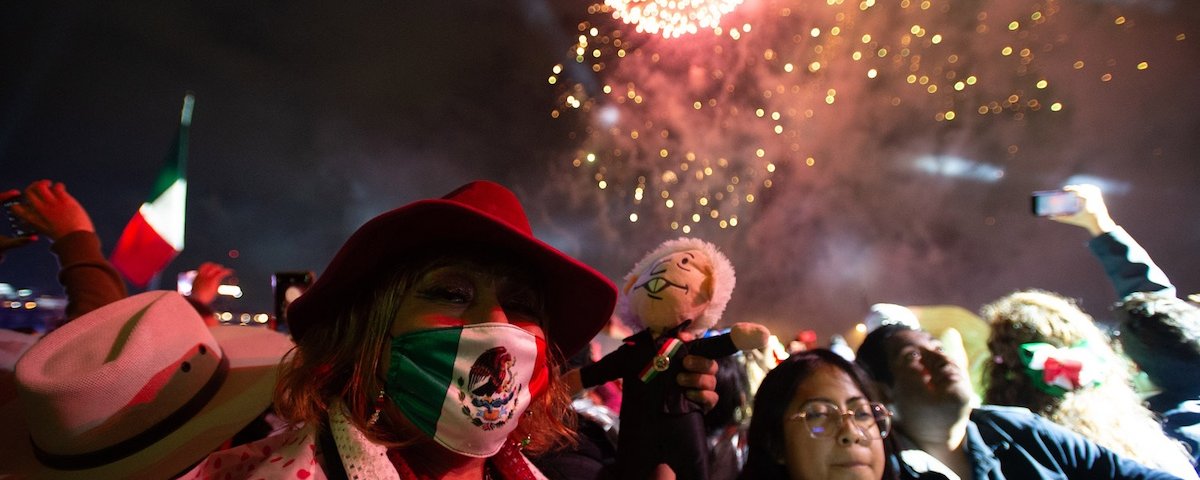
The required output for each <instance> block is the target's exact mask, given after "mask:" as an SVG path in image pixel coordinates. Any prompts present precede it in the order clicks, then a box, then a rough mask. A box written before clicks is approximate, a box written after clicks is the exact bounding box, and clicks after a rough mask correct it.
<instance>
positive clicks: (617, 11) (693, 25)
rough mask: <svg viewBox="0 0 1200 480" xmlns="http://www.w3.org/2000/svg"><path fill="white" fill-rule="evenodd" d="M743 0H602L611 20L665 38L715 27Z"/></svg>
mask: <svg viewBox="0 0 1200 480" xmlns="http://www.w3.org/2000/svg"><path fill="white" fill-rule="evenodd" d="M741 3H742V0H605V2H604V4H605V5H606V6H608V8H610V9H611V10H612V16H613V18H617V19H620V20H623V21H624V22H625V23H628V24H632V25H636V29H637V31H638V32H647V33H651V34H658V33H661V34H662V36H663V37H664V38H675V37H678V36H681V35H685V34H690V33H696V32H698V31H700V30H701V29H713V28H717V27H719V26H720V24H721V17H722V16H723V15H725V14H727V13H729V12H732V11H733V9H734V8H737V6H738V5H739V4H741Z"/></svg>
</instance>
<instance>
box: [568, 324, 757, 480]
mask: <svg viewBox="0 0 1200 480" xmlns="http://www.w3.org/2000/svg"><path fill="white" fill-rule="evenodd" d="M689 324H691V321H687V322H684V323H683V324H681V325H679V326H677V327H675V328H673V329H671V330H668V331H666V332H664V333H663V334H662V335H660V336H659V337H658V338H657V339H656V338H654V337H653V335H651V334H650V330H649V329H647V330H642V331H640V332H638V333H636V334H634V335H632V336H630V337H629V338H626V339H625V344H624V345H622V346H620V347H618V348H617V349H616V350H615V351H613V352H612V353H610V354H608V355H606V356H605V357H604V358H602V359H600V360H599V361H597V362H596V363H593V364H591V365H588V366H586V367H583V368H582V369H581V370H580V379H581V380H582V382H583V386H584V387H593V386H596V385H600V384H602V383H605V382H608V381H611V380H615V379H617V378H622V379H623V394H622V399H621V430H620V433H619V436H618V437H617V463H616V473H617V475H618V478H621V479H622V480H634V479H644V478H650V477H651V474H652V473H653V472H654V469H655V467H656V466H658V464H660V463H665V464H667V465H669V466H670V467H671V470H674V471H675V474H676V475H677V477H678V478H680V479H684V480H707V479H708V470H707V465H708V445H707V440H706V435H705V431H704V412H703V410H702V408H701V406H700V405H699V404H697V403H696V402H693V401H691V400H689V399H688V398H687V397H686V396H684V395H683V393H684V390H683V387H680V386H679V384H678V383H676V381H675V376H676V375H677V374H678V373H679V372H680V370H681V369H682V368H683V357H684V356H686V355H689V354H691V355H699V356H702V357H706V358H720V357H725V356H729V355H733V354H734V353H736V352H737V351H738V350H737V347H736V346H734V344H733V339H732V338H731V337H730V336H729V334H724V335H717V336H713V337H708V338H700V339H696V340H692V341H690V342H684V344H683V346H682V347H681V348H680V349H679V351H677V352H676V353H675V354H674V355H671V358H670V366H669V367H668V368H667V369H666V370H665V371H660V372H658V374H657V375H655V376H654V378H652V379H651V380H650V381H649V382H643V381H642V379H641V377H640V374H641V373H642V371H643V370H644V369H646V368H647V366H650V365H652V362H653V361H654V357H655V356H657V355H658V352H659V348H661V347H662V345H663V343H665V342H666V341H667V340H668V339H670V338H675V337H676V336H677V335H678V334H679V332H680V331H681V330H683V329H684V328H686V327H687V325H689Z"/></svg>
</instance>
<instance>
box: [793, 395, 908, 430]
mask: <svg viewBox="0 0 1200 480" xmlns="http://www.w3.org/2000/svg"><path fill="white" fill-rule="evenodd" d="M846 418H849V419H850V420H853V424H854V426H855V427H856V428H858V432H859V433H861V434H862V435H864V436H866V437H867V438H887V436H888V433H890V432H891V430H892V412H890V411H888V409H887V407H885V406H883V404H882V403H868V402H863V403H858V404H855V405H853V406H850V407H847V410H846V411H845V412H843V411H842V408H841V407H839V406H837V404H834V403H833V402H827V401H825V400H812V401H810V402H808V403H806V404H804V408H802V409H801V410H800V411H799V412H797V413H796V414H794V415H792V416H791V417H788V420H793V421H795V420H803V421H804V426H806V427H808V433H809V435H811V436H812V437H813V438H822V437H832V436H834V435H836V434H837V432H838V429H839V428H841V426H842V424H843V422H845V420H846ZM872 426H875V427H878V428H877V429H873V428H871V427H872ZM875 431H878V434H875V433H874V432H875Z"/></svg>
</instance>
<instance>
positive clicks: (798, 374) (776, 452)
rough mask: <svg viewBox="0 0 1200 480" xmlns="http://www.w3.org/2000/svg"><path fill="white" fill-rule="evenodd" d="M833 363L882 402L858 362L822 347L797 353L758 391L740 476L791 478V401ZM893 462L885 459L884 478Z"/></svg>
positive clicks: (765, 479)
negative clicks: (787, 458)
mask: <svg viewBox="0 0 1200 480" xmlns="http://www.w3.org/2000/svg"><path fill="white" fill-rule="evenodd" d="M826 365H828V366H832V367H834V368H837V369H838V370H841V371H843V372H845V373H846V375H849V376H850V380H852V381H853V382H854V385H855V386H857V387H858V388H859V390H862V392H863V395H865V396H866V397H867V399H868V400H870V401H872V402H876V401H879V395H878V394H877V393H876V391H875V389H874V384H872V383H871V381H870V380H869V378H868V377H867V375H866V373H864V372H863V371H862V369H861V368H859V367H858V366H857V365H855V364H854V363H853V362H850V361H849V360H846V359H845V358H842V356H841V355H838V354H836V353H833V352H832V351H829V350H826V349H823V348H818V349H814V350H808V351H804V352H800V353H796V354H794V355H792V356H791V357H788V358H787V360H784V361H783V362H780V363H779V365H778V366H776V367H775V368H774V369H773V370H771V372H770V373H768V374H767V376H766V378H764V379H763V381H762V383H761V384H760V385H759V386H758V391H757V392H756V393H755V394H754V417H753V418H752V419H751V420H750V433H749V435H748V437H749V438H748V441H749V444H750V453H749V455H747V457H746V466H745V468H743V469H742V474H741V476H740V477H738V478H741V479H744V480H750V479H754V480H758V479H763V480H771V479H786V478H788V470H787V466H786V465H784V463H783V462H782V461H780V459H781V458H783V452H784V450H785V448H786V447H785V443H784V438H783V435H784V433H783V430H784V429H783V427H784V423H785V422H786V420H785V419H784V414H785V413H786V412H787V407H788V404H790V403H791V402H792V398H793V397H794V396H795V393H796V389H797V388H799V387H800V385H801V384H803V383H804V382H805V381H807V380H808V379H809V377H811V376H812V375H813V373H814V372H816V371H817V370H818V369H819V368H820V367H822V366H826ZM884 453H885V455H890V454H891V450H890V448H889V444H888V442H884ZM890 463H891V462H887V461H885V462H884V465H885V470H884V475H883V477H884V478H892V476H893V475H892V473H891V469H890Z"/></svg>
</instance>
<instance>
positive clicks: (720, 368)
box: [704, 354, 750, 435]
mask: <svg viewBox="0 0 1200 480" xmlns="http://www.w3.org/2000/svg"><path fill="white" fill-rule="evenodd" d="M749 387H750V385H749V380H747V379H746V371H745V367H743V366H742V364H741V362H739V361H738V355H736V354H735V355H730V356H728V357H721V358H718V359H717V386H716V389H715V390H716V392H717V404H716V406H714V407H713V409H712V410H709V411H708V413H706V414H704V429H705V430H706V431H707V433H708V434H709V435H712V434H714V433H716V432H717V431H720V430H721V429H724V428H725V427H727V426H729V425H732V424H735V423H740V422H742V421H743V418H741V415H739V414H738V410H739V409H741V408H742V406H743V405H745V403H746V395H747V394H746V392H749V391H750V388H749ZM743 413H744V412H743Z"/></svg>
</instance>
